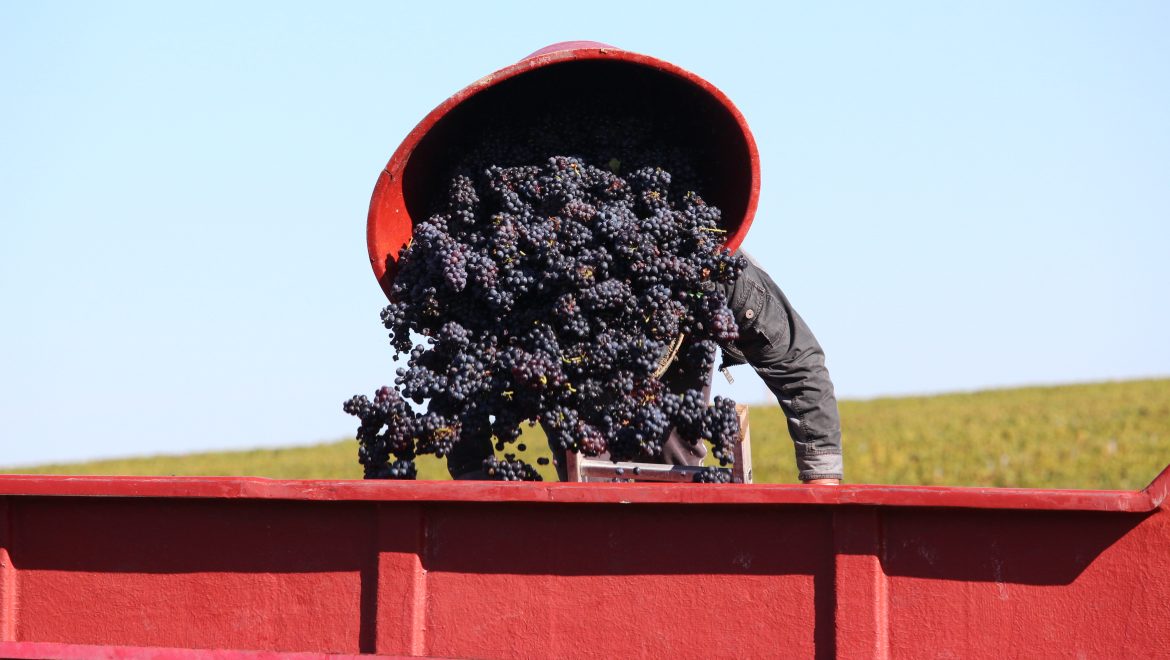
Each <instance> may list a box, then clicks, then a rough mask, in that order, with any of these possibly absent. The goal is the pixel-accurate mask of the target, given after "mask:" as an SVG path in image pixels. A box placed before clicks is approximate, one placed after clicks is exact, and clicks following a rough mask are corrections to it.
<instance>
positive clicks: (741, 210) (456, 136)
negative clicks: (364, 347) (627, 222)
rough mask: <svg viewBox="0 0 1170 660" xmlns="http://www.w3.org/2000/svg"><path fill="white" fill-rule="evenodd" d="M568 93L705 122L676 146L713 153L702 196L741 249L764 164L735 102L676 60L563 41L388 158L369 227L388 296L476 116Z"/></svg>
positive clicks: (435, 117)
mask: <svg viewBox="0 0 1170 660" xmlns="http://www.w3.org/2000/svg"><path fill="white" fill-rule="evenodd" d="M552 89H555V90H556V91H555V93H554V92H552V91H550V90H552ZM571 94H580V95H581V96H582V98H583V99H585V98H588V99H595V98H597V97H599V96H601V95H607V96H608V97H610V98H611V101H610V102H608V103H607V104H606V106H607V107H608V108H610V109H611V111H612V112H614V113H615V114H618V115H624V114H625V113H627V112H631V110H630V109H629V108H628V107H627V106H626V103H627V102H628V101H629V99H634V98H636V99H637V100H638V102H639V103H655V104H660V105H661V107H662V108H663V110H662V112H665V113H669V114H672V115H677V114H679V113H682V112H687V113H693V114H694V116H695V117H699V118H701V119H702V122H703V125H704V127H705V128H706V129H707V130H705V131H696V132H693V133H691V134H688V135H686V136H677V139H678V140H679V141H682V140H686V141H687V142H686V144H687V145H688V146H693V147H694V148H695V149H696V150H698V151H699V152H701V153H709V154H713V156H712V157H711V158H710V159H709V160H710V161H711V162H712V168H711V170H710V172H708V176H707V178H708V187H709V189H707V190H704V191H703V193H704V197H705V198H706V199H707V200H708V201H710V202H711V203H712V204H714V205H715V206H718V207H719V208H720V209H721V210H722V211H723V218H724V228H725V229H727V231H728V236H727V241H726V245H727V246H728V247H729V248H731V249H735V248H736V247H738V246H739V244H740V243H741V242H743V239H744V237H745V236H746V235H747V232H748V228H749V227H750V226H751V223H752V219H753V218H754V217H755V211H756V204H757V202H758V199H759V192H760V158H759V152H758V151H757V149H756V143H755V139H754V138H753V137H752V133H751V130H750V129H749V128H748V125H747V121H746V120H745V119H744V117H743V115H742V114H741V113H740V112H739V110H738V109H737V108H736V107H735V105H734V104H732V102H731V100H730V99H728V98H727V96H726V95H725V94H723V92H721V91H719V90H718V89H717V88H716V87H715V86H714V85H712V84H711V83H709V82H707V81H706V80H704V79H703V78H701V77H699V76H697V75H695V74H694V73H691V72H690V71H687V70H685V69H683V68H681V67H678V66H675V65H674V64H671V63H669V62H665V61H663V60H659V59H656V58H653V57H649V56H647V55H641V54H638V53H631V52H629V51H625V50H621V49H619V48H614V47H612V46H607V45H605V44H599V43H596V42H591V41H570V42H562V43H559V44H553V45H551V46H548V47H545V48H542V49H540V50H538V51H536V52H535V53H533V54H531V55H529V56H528V57H526V58H524V59H523V60H521V61H520V62H518V63H516V64H513V65H511V66H508V67H505V68H503V69H500V70H499V71H496V72H495V73H492V74H489V75H487V76H484V77H483V78H480V79H479V80H477V81H476V82H474V83H472V84H471V85H469V86H468V87H466V88H464V89H462V90H460V91H459V92H457V93H455V95H454V96H452V97H451V98H449V99H447V100H446V101H444V102H443V103H441V104H439V106H438V107H437V108H435V109H434V110H432V111H431V112H430V114H428V115H427V116H426V117H424V118H423V120H422V121H421V122H419V124H418V125H417V126H415V127H414V129H413V130H412V131H411V132H410V133H409V134H408V135H407V136H406V139H404V140H403V141H402V144H401V145H399V147H398V149H397V150H396V151H395V152H394V155H393V156H391V158H390V161H389V163H387V165H386V168H385V169H384V170H383V171H382V173H381V175H380V176H379V177H378V182H377V184H376V185H375V187H374V193H373V196H372V198H371V200H370V212H369V217H368V220H367V224H366V244H367V247H368V249H369V255H370V265H371V266H372V267H373V269H374V275H375V277H377V278H378V282H379V283H380V284H381V285H382V289H383V290H384V291H387V292H388V291H389V287H390V282H391V281H392V280H393V277H394V270H395V266H396V263H397V259H398V253H399V251H400V250H401V249H402V247H404V246H405V245H407V243H409V241H410V237H411V233H412V231H413V227H414V223H415V222H416V221H417V220H418V219H419V217H420V216H421V215H423V214H424V213H425V206H426V204H427V200H429V199H430V197H431V194H432V188H433V186H435V185H446V184H445V183H444V182H443V181H442V180H441V179H442V176H436V175H437V174H438V173H441V172H442V171H443V170H444V169H445V163H447V159H448V158H449V152H450V147H451V146H452V145H453V144H456V143H457V142H458V141H459V140H461V139H463V138H464V137H465V136H467V135H468V134H473V133H474V132H475V131H476V130H477V129H478V123H477V117H482V116H483V114H484V113H486V112H489V111H490V110H491V109H492V108H498V107H507V108H517V109H520V108H525V107H529V106H532V107H538V106H539V104H540V101H539V99H541V98H544V97H547V96H554V97H558V98H560V97H566V95H571Z"/></svg>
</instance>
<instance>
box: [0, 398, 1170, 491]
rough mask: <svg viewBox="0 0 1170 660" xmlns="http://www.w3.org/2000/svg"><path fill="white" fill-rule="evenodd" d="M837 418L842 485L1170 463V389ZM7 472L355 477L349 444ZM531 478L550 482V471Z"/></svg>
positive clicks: (1118, 483) (780, 426)
mask: <svg viewBox="0 0 1170 660" xmlns="http://www.w3.org/2000/svg"><path fill="white" fill-rule="evenodd" d="M337 407H338V409H339V411H338V415H341V414H342V413H341V412H340V404H338V406H337ZM841 416H842V427H843V431H844V447H845V476H846V480H847V481H848V482H850V483H875V484H922V485H949V486H1017V487H1029V488H1094V489H1096V488H1100V489H1137V488H1142V487H1144V486H1145V485H1146V484H1147V483H1149V482H1150V480H1152V479H1153V478H1154V476H1155V475H1156V474H1157V473H1158V472H1159V471H1160V470H1161V469H1162V468H1163V467H1165V466H1166V465H1167V464H1168V463H1170V379H1157V380H1137V381H1123V382H1108V383H1093V384H1083V385H1063V386H1054V387H1028V388H1018V389H1003V390H988V391H981V392H971V393H958V394H943V395H936V396H923V397H899V398H883V399H873V400H865V401H843V402H842V403H841ZM751 431H752V449H753V464H754V468H755V480H756V482H757V483H794V482H795V481H796V468H795V465H794V463H793V457H792V443H791V440H789V438H788V433H787V430H786V427H785V422H784V418H783V415H782V413H781V411H780V409H779V407H777V406H755V407H753V408H752V409H751ZM522 442H525V443H526V445H527V451H526V452H522V453H521V454H520V455H521V456H522V457H523V458H525V460H528V461H530V462H535V460H536V458H537V457H538V456H541V455H546V456H547V455H548V450H547V446H546V445H545V442H544V439H543V437H542V435H541V433H540V429H539V427H536V428H533V429H528V431H527V432H526V434H525V437H524V438H523V439H522ZM7 472H14V473H23V474H101V475H114V474H123V475H250V476H261V477H272V478H279V479H355V478H360V476H361V471H360V466H358V464H357V461H356V442H355V441H354V440H353V439H349V440H343V441H339V442H332V443H327V444H320V445H314V446H301V447H289V448H283V449H256V450H249V451H227V452H206V453H197V454H188V455H182V456H154V457H147V458H132V459H122V460H103V461H94V462H87V463H74V464H61V465H45V466H39V467H34V468H13V469H9V470H7ZM542 473H543V474H544V475H545V478H546V479H555V475H554V473H553V472H552V469H551V467H546V468H543V470H542ZM419 477H420V478H422V479H446V478H447V473H446V469H445V468H444V466H443V464H442V463H441V462H440V461H438V460H435V459H433V458H429V457H428V458H426V459H420V461H419Z"/></svg>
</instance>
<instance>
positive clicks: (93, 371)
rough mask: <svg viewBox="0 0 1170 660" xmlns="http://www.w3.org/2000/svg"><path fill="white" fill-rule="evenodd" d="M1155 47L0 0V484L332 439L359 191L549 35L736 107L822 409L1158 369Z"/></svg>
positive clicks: (1153, 39)
mask: <svg viewBox="0 0 1170 660" xmlns="http://www.w3.org/2000/svg"><path fill="white" fill-rule="evenodd" d="M761 12H764V13H761ZM1168 26H1170V4H1167V3H1162V2H1146V3H1141V2H1126V3H1105V2H1099V3H1093V4H1089V3H1074V2H1050V3H1044V2H1029V3H1017V2H1002V3H992V2H980V3H969V4H967V5H965V6H962V7H959V6H955V5H954V4H952V3H931V2H921V3H912V4H904V3H817V4H815V5H814V4H812V3H808V4H805V5H800V6H795V5H789V4H781V5H774V6H773V5H765V4H764V3H750V4H749V3H743V4H739V3H734V2H716V3H711V2H704V3H679V2H675V3H670V4H669V8H667V6H666V5H665V3H663V7H662V8H650V7H648V6H643V4H642V3H632V2H615V3H610V2H589V3H565V2H560V3H548V2H541V3H529V4H519V3H515V4H513V3H474V4H473V3H470V2H467V3H454V2H453V3H445V4H440V3H370V4H358V3H320V4H316V5H306V4H297V3H290V2H279V3H270V4H261V3H235V2H233V3H207V2H199V3H185V4H179V3H143V4H123V3H78V4H61V3H31V2H8V3H5V4H3V5H0V89H2V90H3V91H2V94H3V96H2V99H3V102H2V103H0V227H2V228H3V233H2V235H0V314H2V317H0V318H2V319H3V322H2V323H0V465H4V464H8V465H13V464H28V463H36V462H44V461H60V460H67V459H85V458H91V457H97V456H117V455H133V454H141V453H157V452H182V451H188V450H196V449H211V448H226V447H250V446H276V445H287V444H300V443H309V442H315V441H322V440H332V439H336V438H340V437H344V436H346V435H348V434H350V433H352V431H353V426H354V425H353V423H352V421H351V419H352V418H349V417H347V416H346V415H344V414H343V413H342V412H341V402H342V400H343V399H345V398H347V397H348V396H350V395H352V394H354V393H357V392H370V391H372V390H373V389H374V388H375V387H377V386H378V385H381V384H383V383H387V382H390V381H391V380H392V379H393V370H394V365H393V364H392V362H391V357H392V355H391V351H390V349H389V348H388V347H387V345H386V342H385V338H384V332H383V330H382V328H381V326H380V324H379V322H378V311H379V309H380V308H381V306H382V304H383V298H382V294H381V292H380V290H379V289H378V287H377V285H376V283H375V281H374V278H373V276H372V275H371V273H370V270H369V266H368V263H367V260H366V256H365V244H364V226H365V214H366V209H367V205H368V202H369V196H370V192H371V190H372V189H373V184H374V181H375V179H376V177H377V174H378V172H379V171H380V170H381V168H382V167H383V166H384V164H385V162H386V160H387V159H388V158H389V156H390V154H391V153H392V152H393V150H394V148H395V147H396V146H397V145H398V143H399V142H400V141H401V140H402V138H403V137H404V136H405V135H406V133H407V132H408V131H409V130H410V129H411V128H412V127H413V126H414V124H415V123H416V122H418V121H419V120H420V119H421V118H422V117H423V116H424V115H425V114H426V113H427V112H428V111H429V110H430V109H431V108H433V107H434V106H435V105H437V104H438V103H439V102H440V101H442V100H443V99H444V98H446V97H447V96H449V95H450V94H452V93H454V92H455V91H456V90H458V89H460V88H461V87H463V86H464V85H466V84H468V83H470V82H472V81H473V80H475V79H477V78H479V77H480V76H482V75H484V74H487V73H489V72H491V71H493V70H495V69H498V68H500V67H502V66H505V65H508V64H510V63H512V62H514V61H516V60H517V59H519V58H520V57H522V56H524V55H525V54H527V53H529V52H531V51H533V50H535V49H537V48H539V47H541V46H544V45H546V44H549V43H552V42H556V41H562V40H566V39H593V40H598V41H604V42H608V43H611V44H614V45H616V46H620V47H623V48H626V49H629V50H634V51H639V52H644V53H647V54H651V55H654V56H657V57H660V58H663V59H666V60H669V61H672V62H674V63H676V64H679V65H681V66H683V67H685V68H688V69H690V70H692V71H694V72H696V73H698V74H699V75H702V76H703V77H705V78H707V79H708V80H710V81H711V82H713V83H714V84H715V85H717V86H718V87H720V88H722V89H723V90H724V91H725V92H726V93H727V94H728V95H729V96H730V97H731V99H732V100H733V101H734V102H735V103H736V104H737V105H738V106H739V107H740V109H741V110H742V111H743V113H744V114H745V115H746V117H747V119H748V121H749V122H750V124H751V126H752V128H753V129H754V132H755V136H756V139H757V140H758V142H759V148H760V153H761V159H762V168H763V191H762V197H761V201H760V207H759V215H758V216H757V220H756V223H755V225H754V228H753V230H752V233H751V235H750V236H749V237H748V240H747V242H746V243H745V247H746V248H747V249H748V250H749V251H752V252H753V253H754V254H755V255H756V256H757V257H758V258H759V259H760V260H761V261H762V262H763V263H764V265H765V267H766V268H767V269H768V270H769V271H770V272H771V273H772V275H773V276H774V277H775V278H776V280H777V281H778V282H780V284H781V286H782V287H783V288H784V289H785V291H786V292H787V293H788V295H789V297H790V298H791V299H792V301H793V302H794V304H795V305H796V308H797V309H798V310H799V311H800V313H801V314H802V315H803V316H804V317H805V318H806V320H807V321H808V322H809V324H810V325H811V326H812V328H813V330H814V331H815V332H816V333H817V335H818V336H819V338H820V339H821V341H822V343H823V344H824V346H825V348H826V351H827V353H828V359H829V367H830V369H831V371H832V374H833V376H834V380H835V382H836V384H837V389H838V392H839V393H840V394H841V395H842V396H843V397H846V398H849V397H872V396H880V395H896V394H902V393H922V392H937V391H948V390H968V389H977V388H985V387H995V386H1007V385H1016V384H1027V383H1061V382H1073V381H1085V380H1100V379H1113V378H1130V377H1138V376H1148V375H1165V374H1170V348H1168V346H1167V337H1168V336H1170V331H1168V328H1170V306H1168V305H1167V294H1166V289H1167V285H1168V284H1170V266H1168V265H1167V261H1168V257H1170V254H1168V252H1170V229H1168V226H1170V45H1168V44H1170V40H1168V39H1167V32H1166V30H1167V27H1168ZM738 371H739V374H738V379H737V383H736V386H735V387H734V388H731V392H732V393H733V394H734V395H735V396H736V397H737V398H739V399H741V400H763V398H764V397H763V395H764V390H763V387H762V385H761V384H760V383H759V381H758V380H755V379H754V378H752V377H750V372H745V371H744V369H743V368H740V369H739V370H738ZM845 434H846V440H845V441H846V443H848V442H849V439H848V438H849V430H848V428H846V429H845ZM355 469H356V468H355Z"/></svg>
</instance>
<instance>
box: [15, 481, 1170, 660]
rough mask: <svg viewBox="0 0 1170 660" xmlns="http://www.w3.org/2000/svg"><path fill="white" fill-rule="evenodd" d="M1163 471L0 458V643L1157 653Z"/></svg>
mask: <svg viewBox="0 0 1170 660" xmlns="http://www.w3.org/2000/svg"><path fill="white" fill-rule="evenodd" d="M1168 489H1170V469H1168V470H1167V471H1166V472H1163V473H1162V475H1161V476H1159V477H1158V478H1157V479H1156V480H1155V481H1154V482H1153V483H1152V484H1151V485H1150V486H1149V487H1148V488H1146V489H1145V490H1143V491H1138V492H1121V491H1073V490H1063V491H1060V490H1023V489H983V488H932V487H912V486H842V487H838V488H832V487H808V486H783V485H727V486H715V485H703V484H567V483H566V484H561V483H551V484H545V483H457V482H414V483H398V482H362V481H273V480H266V479H257V478H199V477H187V478H137V477H40V476H6V477H0V655H3V656H5V657H61V658H74V657H139V656H141V657H174V658H194V657H200V658H207V657H217V658H218V657H272V655H271V654H265V653H262V652H265V651H267V652H301V653H314V654H358V653H378V654H386V655H424V656H444V657H488V658H504V657H558V658H559V657H618V656H671V657H704V658H707V657H735V658H744V657H776V656H784V657H834V656H835V657H852V658H856V657H924V656H927V657H990V656H1020V655H1027V656H1068V657H1072V656H1076V657H1123V656H1150V655H1159V654H1164V653H1168V652H1170V623H1168V622H1167V617H1166V614H1167V603H1170V516H1168V514H1167V511H1166V504H1165V498H1166V494H1167V490H1168ZM307 657H312V656H307Z"/></svg>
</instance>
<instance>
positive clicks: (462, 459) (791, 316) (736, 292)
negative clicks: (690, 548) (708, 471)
mask: <svg viewBox="0 0 1170 660" xmlns="http://www.w3.org/2000/svg"><path fill="white" fill-rule="evenodd" d="M743 254H744V256H745V257H747V267H746V268H745V269H744V271H743V273H742V274H741V275H740V276H739V277H738V278H737V279H736V280H735V282H733V283H727V284H714V283H711V284H710V286H711V287H712V288H715V287H721V288H722V292H723V294H724V296H725V297H726V298H727V300H728V307H730V309H731V311H732V313H733V314H734V315H735V321H736V323H737V325H738V326H739V339H737V340H736V341H734V342H731V343H728V344H726V345H724V346H722V347H721V348H722V350H723V364H722V365H720V369H726V368H727V367H729V366H733V365H737V364H744V363H746V364H750V365H751V366H752V367H753V368H754V369H755V370H756V373H757V374H759V376H760V378H761V379H763V381H764V383H765V384H766V385H767V386H768V388H769V389H770V390H771V391H772V393H773V394H775V395H776V398H777V400H778V401H779V403H780V407H781V409H782V410H783V411H784V416H785V418H786V419H787V421H788V433H789V435H790V436H791V437H792V442H793V443H794V445H795V450H796V466H797V469H798V471H799V472H798V477H799V478H800V480H801V481H802V482H804V483H806V484H812V485H837V484H839V483H841V477H842V459H841V423H840V416H839V414H838V412H837V399H836V396H835V395H834V393H833V383H832V381H831V380H830V379H829V372H828V370H827V369H826V368H825V355H824V352H823V351H822V350H821V346H820V344H819V343H817V340H816V337H814V336H813V334H812V331H811V330H809V328H808V326H807V325H806V324H805V322H804V320H803V319H801V318H800V316H798V315H797V313H796V310H794V309H792V305H791V303H789V302H788V298H787V297H785V295H784V293H783V292H782V291H781V290H780V287H778V286H777V285H776V282H774V281H773V280H772V278H771V277H769V276H768V274H767V273H765V272H764V270H763V269H762V268H760V266H759V264H757V263H756V262H755V261H754V260H753V259H752V258H751V257H750V256H748V255H747V254H746V253H743ZM670 377H671V372H669V371H668V372H667V373H666V374H665V375H664V379H669V378H670ZM707 381H708V392H709V391H710V378H708V379H707ZM668 384H669V383H668ZM491 451H492V450H491V444H490V443H489V442H487V441H486V440H485V441H484V442H482V443H471V442H461V443H458V444H457V445H456V447H455V449H454V451H453V452H452V454H451V455H450V456H448V458H447V469H448V470H449V471H450V472H451V476H452V477H454V478H456V479H486V478H487V476H486V475H485V474H484V473H483V470H482V469H481V468H480V465H481V464H482V462H483V459H484V458H486V457H487V456H490V455H491ZM706 455H707V447H706V445H705V444H704V443H702V442H699V443H695V444H691V443H689V442H687V441H685V440H683V439H681V438H680V437H679V436H678V434H677V433H673V432H672V433H671V435H670V437H669V438H668V439H667V440H666V442H664V443H663V448H662V462H663V463H666V464H669V465H702V463H703V459H704V458H705V457H706ZM553 462H554V464H555V465H556V468H557V474H558V476H560V478H561V480H562V481H565V480H566V478H567V470H566V467H565V460H564V450H559V449H555V448H554V449H553Z"/></svg>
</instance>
